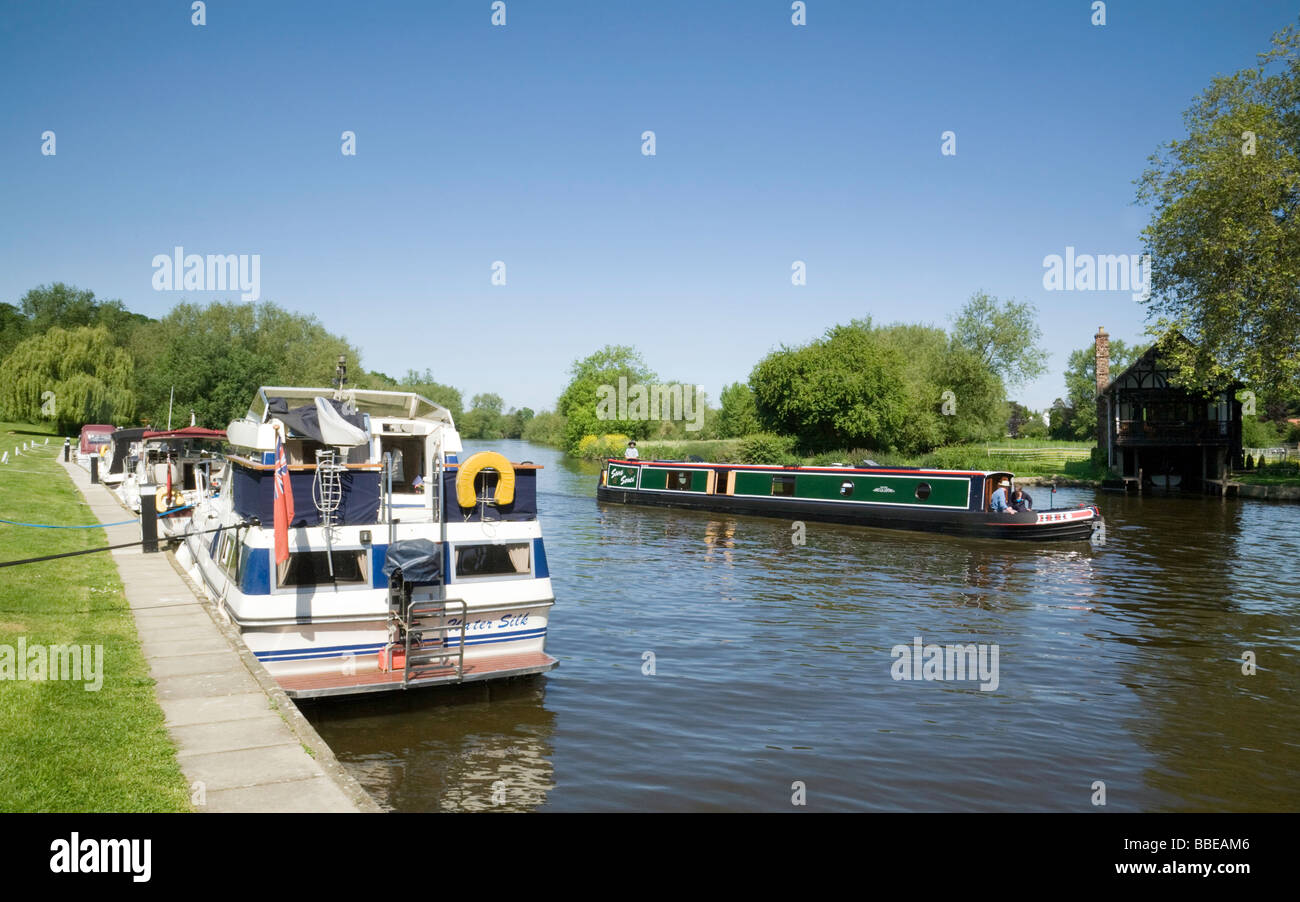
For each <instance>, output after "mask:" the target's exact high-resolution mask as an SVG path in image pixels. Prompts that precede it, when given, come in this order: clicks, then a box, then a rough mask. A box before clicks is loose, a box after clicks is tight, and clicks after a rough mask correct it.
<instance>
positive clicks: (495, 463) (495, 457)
mask: <svg viewBox="0 0 1300 902" xmlns="http://www.w3.org/2000/svg"><path fill="white" fill-rule="evenodd" d="M488 469H491V470H496V471H497V491H496V495H495V496H494V500H495V501H496V503H497V504H509V503H511V502H512V501H514V500H515V468H514V467H512V466H510V461H508V460H506V457H505V455H504V454H498V453H497V452H495V451H480V452H479V453H477V454H471V455H470V458H469V460H467V461H465V462H464V463H463V464H461V465H460V472H459V473H457V474H456V501H457V502H458V503H459V504H460V506H461V507H473V506H474V504H475V503H476V502H477V501H478V498H477V496H476V495H475V494H474V477H475V476H477V475H478V474H479V473H480V472H482V471H483V470H488Z"/></svg>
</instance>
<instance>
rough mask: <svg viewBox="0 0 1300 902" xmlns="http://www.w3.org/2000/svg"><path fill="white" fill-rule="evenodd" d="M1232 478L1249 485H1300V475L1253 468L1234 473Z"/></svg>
mask: <svg viewBox="0 0 1300 902" xmlns="http://www.w3.org/2000/svg"><path fill="white" fill-rule="evenodd" d="M1232 479H1233V481H1235V482H1242V483H1246V484H1247V485H1300V476H1286V475H1278V474H1275V473H1267V472H1265V473H1256V472H1254V471H1253V470H1252V471H1250V472H1240V473H1233V474H1232Z"/></svg>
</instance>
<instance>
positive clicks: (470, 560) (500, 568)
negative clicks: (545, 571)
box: [456, 542, 531, 579]
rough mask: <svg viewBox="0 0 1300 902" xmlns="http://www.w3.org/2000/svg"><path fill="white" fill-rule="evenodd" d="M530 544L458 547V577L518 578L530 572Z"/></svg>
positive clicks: (509, 543) (516, 543)
mask: <svg viewBox="0 0 1300 902" xmlns="http://www.w3.org/2000/svg"><path fill="white" fill-rule="evenodd" d="M530 545H531V543H530V542H507V543H505V544H502V545H457V546H456V577H457V578H458V579H466V578H472V577H476V576H516V575H518V574H521V573H528V572H529V563H530V562H529V547H530Z"/></svg>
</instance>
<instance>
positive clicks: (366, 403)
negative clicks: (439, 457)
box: [248, 385, 452, 425]
mask: <svg viewBox="0 0 1300 902" xmlns="http://www.w3.org/2000/svg"><path fill="white" fill-rule="evenodd" d="M271 398H283V399H284V400H285V401H299V402H301V403H303V404H310V403H312V402H313V401H315V400H316V399H317V398H333V399H334V400H338V401H345V402H346V401H351V402H352V403H353V404H354V405H356V408H357V410H358V411H360V412H361V413H368V414H370V415H371V416H372V417H398V418H404V419H412V420H415V419H424V420H436V421H440V422H444V423H447V424H448V425H452V419H451V411H449V410H448V409H447V408H445V407H443V406H442V405H441V404H435V403H434V402H433V401H430V400H429V399H428V398H426V397H424V396H423V395H418V394H416V393H415V392H409V391H379V390H377V389H367V388H349V389H344V390H343V391H342V392H340V391H338V390H337V389H333V388H301V387H297V388H295V387H289V386H278V385H264V386H262V387H261V388H259V389H258V390H257V397H256V398H254V399H253V403H252V405H251V406H250V407H249V408H248V415H249V417H250V418H251V419H253V420H256V421H257V422H259V423H260V422H263V421H264V420H265V418H266V408H267V406H268V404H269V403H270V399H271Z"/></svg>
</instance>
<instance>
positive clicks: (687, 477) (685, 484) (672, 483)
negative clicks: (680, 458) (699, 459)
mask: <svg viewBox="0 0 1300 902" xmlns="http://www.w3.org/2000/svg"><path fill="white" fill-rule="evenodd" d="M665 485H666V486H667V487H668V488H670V489H677V490H679V491H690V488H691V471H690V470H669V471H668V481H667V482H666V483H665Z"/></svg>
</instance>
